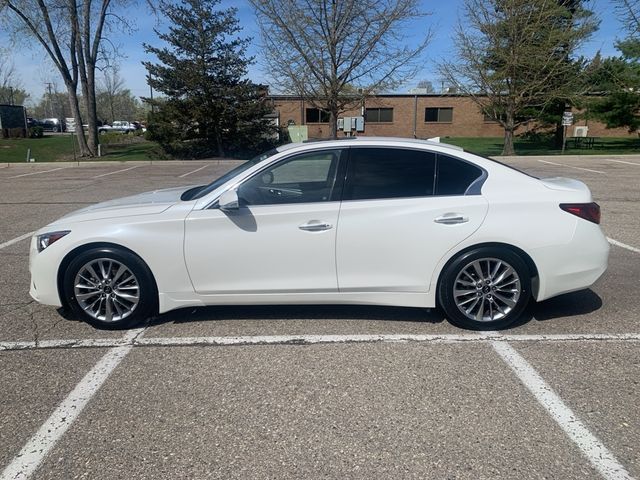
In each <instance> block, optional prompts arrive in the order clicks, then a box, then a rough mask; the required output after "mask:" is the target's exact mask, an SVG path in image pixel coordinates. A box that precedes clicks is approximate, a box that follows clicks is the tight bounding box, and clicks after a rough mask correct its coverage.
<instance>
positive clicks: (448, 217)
mask: <svg viewBox="0 0 640 480" xmlns="http://www.w3.org/2000/svg"><path fill="white" fill-rule="evenodd" d="M468 221H469V217H465V216H464V215H462V214H460V213H445V214H444V215H442V216H440V217H437V218H436V219H435V220H434V222H436V223H442V224H443V225H456V224H458V223H467V222H468Z"/></svg>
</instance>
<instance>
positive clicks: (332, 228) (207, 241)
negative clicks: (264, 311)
mask: <svg viewBox="0 0 640 480" xmlns="http://www.w3.org/2000/svg"><path fill="white" fill-rule="evenodd" d="M342 156H343V151H342V150H340V149H325V150H317V151H313V152H307V153H303V154H297V155H293V156H292V157H288V158H285V159H283V160H281V161H278V162H277V163H276V164H275V165H271V166H269V167H267V168H265V169H263V170H261V171H260V172H258V173H256V174H255V175H253V176H252V177H250V178H249V179H247V180H245V181H244V182H243V183H242V184H241V185H240V186H239V187H238V197H239V200H240V208H239V209H238V210H237V211H234V212H223V211H221V210H220V209H218V208H210V209H205V210H198V211H193V212H192V213H191V214H190V215H189V216H188V218H187V220H186V226H185V246H184V252H185V260H186V263H187V267H188V269H189V274H190V276H191V280H192V282H193V286H194V288H195V290H196V292H198V293H200V294H205V295H206V294H261V293H269V294H278V293H282V294H287V293H314V292H335V291H337V275H336V263H335V242H336V231H337V223H338V213H339V209H340V202H339V199H340V194H341V192H340V191H338V190H339V188H340V187H341V185H339V182H336V178H337V177H338V171H339V167H340V165H341V161H342V160H341V157H342Z"/></svg>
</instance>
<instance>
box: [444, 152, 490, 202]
mask: <svg viewBox="0 0 640 480" xmlns="http://www.w3.org/2000/svg"><path fill="white" fill-rule="evenodd" d="M481 176H482V170H481V169H480V168H478V167H476V166H475V165H471V164H470V163H467V162H463V161H462V160H458V159H457V158H453V157H448V156H446V155H440V154H438V173H437V175H436V195H464V193H465V192H466V191H467V189H468V188H469V186H470V185H471V184H472V183H473V182H474V181H476V180H477V179H478V178H480V177H481Z"/></svg>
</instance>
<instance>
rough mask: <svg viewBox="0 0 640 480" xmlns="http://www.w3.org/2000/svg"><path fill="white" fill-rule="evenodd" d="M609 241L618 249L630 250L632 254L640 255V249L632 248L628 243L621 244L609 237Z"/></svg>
mask: <svg viewBox="0 0 640 480" xmlns="http://www.w3.org/2000/svg"><path fill="white" fill-rule="evenodd" d="M607 240H608V241H609V243H610V244H611V245H615V246H616V247H621V248H626V249H627V250H630V251H632V252H635V253H640V248H636V247H632V246H631V245H627V244H626V243H622V242H619V241H617V240H614V239H613V238H609V237H607Z"/></svg>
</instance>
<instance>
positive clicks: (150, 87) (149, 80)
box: [147, 74, 155, 113]
mask: <svg viewBox="0 0 640 480" xmlns="http://www.w3.org/2000/svg"><path fill="white" fill-rule="evenodd" d="M147 83H149V100H151V113H155V108H154V106H153V87H152V86H151V74H149V75H147Z"/></svg>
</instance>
